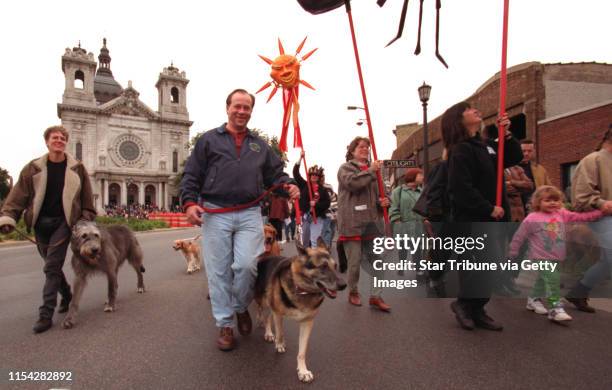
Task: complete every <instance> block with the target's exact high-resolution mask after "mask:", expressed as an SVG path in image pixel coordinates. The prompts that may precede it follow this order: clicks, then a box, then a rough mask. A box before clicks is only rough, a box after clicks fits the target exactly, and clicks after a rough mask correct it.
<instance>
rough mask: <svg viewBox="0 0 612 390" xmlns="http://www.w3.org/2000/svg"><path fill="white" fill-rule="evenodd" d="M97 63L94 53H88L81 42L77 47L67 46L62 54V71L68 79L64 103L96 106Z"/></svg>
mask: <svg viewBox="0 0 612 390" xmlns="http://www.w3.org/2000/svg"><path fill="white" fill-rule="evenodd" d="M96 65H97V64H96V61H95V59H94V56H93V53H91V52H90V53H87V51H86V50H85V49H83V48H81V42H79V45H78V46H77V47H73V48H72V49H70V48H69V47H67V48H66V51H65V53H64V55H63V56H62V71H63V72H64V78H65V80H66V84H65V87H64V94H63V95H62V103H63V104H68V105H76V106H89V107H95V106H96V99H95V97H94V75H95V73H96Z"/></svg>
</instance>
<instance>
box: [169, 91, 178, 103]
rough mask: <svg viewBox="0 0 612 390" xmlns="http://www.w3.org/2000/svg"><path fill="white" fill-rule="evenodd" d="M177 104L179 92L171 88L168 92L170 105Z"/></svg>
mask: <svg viewBox="0 0 612 390" xmlns="http://www.w3.org/2000/svg"><path fill="white" fill-rule="evenodd" d="M178 102H179V90H178V88H177V87H172V89H171V90H170V103H178Z"/></svg>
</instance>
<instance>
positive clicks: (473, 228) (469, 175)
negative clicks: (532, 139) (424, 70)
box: [441, 102, 523, 330]
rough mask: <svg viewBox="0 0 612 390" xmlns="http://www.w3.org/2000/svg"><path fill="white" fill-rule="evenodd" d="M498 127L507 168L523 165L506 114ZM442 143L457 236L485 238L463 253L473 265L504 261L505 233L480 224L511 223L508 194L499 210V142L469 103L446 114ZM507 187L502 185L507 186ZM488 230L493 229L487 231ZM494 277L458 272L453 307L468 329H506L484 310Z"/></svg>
mask: <svg viewBox="0 0 612 390" xmlns="http://www.w3.org/2000/svg"><path fill="white" fill-rule="evenodd" d="M497 124H498V128H504V129H506V130H505V135H504V136H505V137H506V141H505V142H504V167H510V166H513V165H516V164H518V163H519V162H520V161H521V159H522V158H523V155H522V151H521V147H520V145H519V143H518V141H517V140H516V139H515V138H513V137H512V133H510V131H509V130H508V128H509V126H510V120H509V119H508V117H507V115H504V116H502V117H500V118H499V119H498V123H497ZM441 127H442V139H443V141H444V146H445V147H446V149H447V150H448V191H449V194H450V199H451V208H452V212H453V220H454V222H455V223H456V226H455V229H454V230H455V232H456V234H458V237H474V238H477V237H483V236H484V237H486V239H485V246H484V249H483V250H482V251H478V252H473V253H472V254H468V255H467V256H466V254H463V255H462V256H461V258H466V259H469V260H470V261H474V262H479V261H486V260H489V261H500V260H501V259H502V257H503V249H504V235H503V233H501V234H498V233H497V231H498V230H499V231H500V232H501V231H502V229H492V228H493V226H491V225H490V224H483V223H480V224H479V223H478V222H496V221H508V217H509V215H510V212H509V211H510V210H509V207H508V202H507V201H506V196H505V189H504V193H503V194H502V207H499V206H496V205H495V198H496V192H497V142H495V140H492V139H488V140H487V141H484V140H483V139H482V138H481V136H480V133H479V131H480V129H481V127H482V118H481V115H480V112H479V111H478V110H477V109H475V108H472V107H471V106H470V105H469V104H468V103H466V102H461V103H457V104H455V105H454V106H452V107H450V108H449V109H448V110H446V112H445V113H444V114H443V115H442V123H441ZM502 188H503V186H502ZM485 225H489V226H488V227H489V229H486V228H485ZM492 279H493V278H492V275H491V274H490V273H489V272H487V271H466V270H461V271H459V292H458V294H457V300H456V301H454V302H453V303H452V304H451V309H452V310H453V312H454V313H455V315H456V318H457V322H459V324H460V325H461V327H462V328H464V329H468V330H471V329H474V327H475V326H478V327H480V328H484V329H489V330H502V329H503V326H502V325H501V324H499V323H498V322H497V321H495V320H493V319H492V318H491V317H489V316H488V315H487V314H486V312H485V310H484V306H485V305H486V304H487V302H488V301H489V298H490V296H491V290H492V287H493V286H492Z"/></svg>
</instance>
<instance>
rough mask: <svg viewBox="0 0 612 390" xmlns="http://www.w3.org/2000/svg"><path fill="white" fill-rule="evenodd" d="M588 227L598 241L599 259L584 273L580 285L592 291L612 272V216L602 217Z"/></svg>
mask: <svg viewBox="0 0 612 390" xmlns="http://www.w3.org/2000/svg"><path fill="white" fill-rule="evenodd" d="M589 226H590V227H591V229H593V233H595V235H596V236H597V240H599V246H600V249H601V257H600V258H599V261H598V262H597V263H595V264H593V265H592V266H591V267H590V268H589V269H588V270H587V271H586V272H585V273H584V277H583V278H582V280H581V281H580V283H582V284H583V285H585V286H586V287H588V288H589V289H592V288H593V287H595V286H597V285H598V284H599V283H601V282H603V281H604V280H605V279H606V278H607V277H608V275H610V273H611V272H612V216H607V217H603V218H602V219H600V220H599V221H597V222H592V223H590V224H589Z"/></svg>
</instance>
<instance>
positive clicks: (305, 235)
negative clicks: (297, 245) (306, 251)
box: [302, 212, 327, 248]
mask: <svg viewBox="0 0 612 390" xmlns="http://www.w3.org/2000/svg"><path fill="white" fill-rule="evenodd" d="M326 219H327V218H325V216H323V217H319V216H318V215H317V223H314V222H313V220H312V216H311V215H310V213H309V212H308V213H306V214H304V216H303V217H302V245H304V247H306V248H308V247H309V246H310V247H315V246H317V239H318V238H319V237H321V236H322V232H323V227H324V225H325V220H326Z"/></svg>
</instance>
